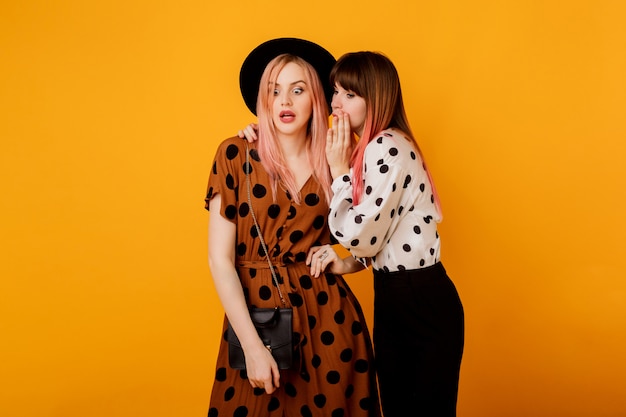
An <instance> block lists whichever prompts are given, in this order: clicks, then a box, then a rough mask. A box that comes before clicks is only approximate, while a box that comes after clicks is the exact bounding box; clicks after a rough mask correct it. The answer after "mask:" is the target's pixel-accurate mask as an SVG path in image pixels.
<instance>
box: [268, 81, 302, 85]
mask: <svg viewBox="0 0 626 417" xmlns="http://www.w3.org/2000/svg"><path fill="white" fill-rule="evenodd" d="M298 83H302V84H304V85H306V82H305V81H304V80H298V81H294V82H292V83H290V84H289V85H295V84H298ZM274 85H280V84H279V83H276V82H275V83H274Z"/></svg>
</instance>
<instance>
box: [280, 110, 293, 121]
mask: <svg viewBox="0 0 626 417" xmlns="http://www.w3.org/2000/svg"><path fill="white" fill-rule="evenodd" d="M278 116H279V117H280V120H281V121H283V122H291V121H293V120H294V119H295V118H296V114H295V113H294V112H292V111H289V110H283V111H281V112H280V114H279V115H278Z"/></svg>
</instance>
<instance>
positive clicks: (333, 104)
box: [330, 94, 341, 110]
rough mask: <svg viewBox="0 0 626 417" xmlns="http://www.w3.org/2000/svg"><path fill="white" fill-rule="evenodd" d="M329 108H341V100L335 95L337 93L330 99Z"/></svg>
mask: <svg viewBox="0 0 626 417" xmlns="http://www.w3.org/2000/svg"><path fill="white" fill-rule="evenodd" d="M330 108H331V109H332V110H337V109H340V108H341V101H340V100H339V97H337V94H334V95H333V99H332V100H331V101H330Z"/></svg>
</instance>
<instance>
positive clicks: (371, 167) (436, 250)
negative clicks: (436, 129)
mask: <svg viewBox="0 0 626 417" xmlns="http://www.w3.org/2000/svg"><path fill="white" fill-rule="evenodd" d="M363 170H364V171H363V178H364V187H363V195H362V196H361V200H360V202H359V204H358V205H356V206H355V205H353V202H352V178H351V175H344V176H343V177H339V178H336V179H335V181H334V182H333V185H332V187H333V192H334V196H333V199H332V201H331V204H330V216H329V226H330V229H331V231H332V234H333V235H334V236H335V237H336V238H337V240H338V241H339V243H341V244H342V245H343V246H344V247H346V248H348V250H349V251H350V253H351V254H352V255H353V256H355V257H358V258H371V260H372V266H373V267H374V268H375V269H378V270H383V271H401V270H406V269H417V268H423V267H426V266H430V265H434V264H435V263H436V262H438V261H439V257H440V239H439V235H438V233H437V223H438V222H439V221H440V220H441V219H440V217H439V215H438V214H437V209H436V206H435V203H434V197H433V193H432V189H431V186H430V182H429V181H428V174H427V172H426V170H425V168H424V164H423V161H422V159H421V157H420V155H419V153H418V152H417V151H416V150H415V147H414V145H413V141H411V140H410V139H407V138H405V137H404V136H403V135H402V134H401V133H400V132H398V131H397V130H394V129H387V130H384V131H383V132H381V133H380V134H378V135H376V136H375V137H374V139H373V140H372V141H371V142H370V143H369V144H368V145H367V148H366V150H365V158H364V166H363Z"/></svg>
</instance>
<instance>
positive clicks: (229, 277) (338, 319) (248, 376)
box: [206, 38, 380, 417]
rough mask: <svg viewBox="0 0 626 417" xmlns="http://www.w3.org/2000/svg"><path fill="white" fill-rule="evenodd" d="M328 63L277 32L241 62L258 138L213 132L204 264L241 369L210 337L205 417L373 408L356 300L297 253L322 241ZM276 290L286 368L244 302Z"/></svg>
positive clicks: (325, 231) (370, 416) (371, 412)
mask: <svg viewBox="0 0 626 417" xmlns="http://www.w3.org/2000/svg"><path fill="white" fill-rule="evenodd" d="M334 62H335V60H334V58H333V57H332V55H330V54H329V53H328V52H327V51H326V50H324V49H323V48H321V47H320V46H318V45H316V44H314V43H311V42H308V41H304V40H300V39H293V38H282V39H275V40H272V41H268V42H266V43H264V44H262V45H260V46H259V47H257V48H256V49H255V50H254V51H252V53H251V54H250V55H249V56H248V58H246V60H245V61H244V64H243V66H242V69H241V75H240V86H241V90H242V94H243V96H244V100H245V101H246V104H247V105H248V107H249V108H250V109H251V110H252V112H253V113H255V114H257V115H258V118H259V132H258V141H257V142H256V143H252V144H247V143H246V141H243V140H241V139H240V138H237V137H233V138H230V139H227V140H225V141H224V142H222V144H221V145H220V146H219V148H218V150H217V153H216V155H215V160H214V163H213V168H212V170H211V175H210V178H209V185H208V191H207V196H206V208H207V209H209V210H210V212H211V216H210V222H209V266H210V269H211V275H212V276H213V280H214V283H215V288H216V290H217V293H218V296H219V298H220V300H221V302H222V305H223V307H224V311H225V313H226V320H225V324H224V329H226V326H227V324H229V325H230V327H231V328H232V330H233V331H234V333H235V334H236V336H237V338H238V339H239V342H240V345H241V347H242V348H243V352H244V357H245V370H237V369H232V368H231V367H230V365H229V361H228V354H229V353H228V343H227V341H226V340H225V338H222V340H221V344H220V349H219V354H218V358H217V365H216V375H215V381H214V384H213V391H212V395H211V403H210V406H209V413H208V415H209V417H218V416H219V417H223V416H229V417H231V416H235V417H237V416H240V417H244V416H246V417H250V416H293V417H296V416H298V417H300V416H320V417H321V416H325V417H326V416H328V417H332V416H346V417H347V416H352V417H355V416H362V417H366V416H367V417H376V416H380V408H379V404H378V391H377V388H376V379H375V372H374V368H373V353H372V346H371V342H370V337H369V332H368V329H367V326H366V323H365V319H364V316H363V313H362V311H361V307H360V305H359V303H358V301H357V300H356V298H355V296H354V294H353V293H352V291H351V290H350V288H349V287H348V285H347V284H346V282H345V281H344V280H343V278H342V277H341V276H340V275H336V274H332V273H330V272H329V273H323V274H322V279H313V277H312V275H311V273H310V268H309V267H308V265H307V264H306V263H305V261H306V258H307V253H308V252H309V250H310V248H311V247H314V246H320V245H326V244H329V243H330V242H331V235H330V231H329V228H328V221H327V215H328V209H329V202H330V200H331V181H332V178H331V177H330V171H329V169H328V164H327V162H326V160H325V158H320V157H319V155H322V154H323V153H324V149H325V146H326V134H327V128H328V125H327V120H328V114H329V111H328V106H327V101H329V99H330V97H331V93H330V92H331V91H332V89H331V88H330V84H329V82H328V74H329V72H330V69H331V68H332V65H333V64H334ZM325 92H328V95H327V97H326V100H325ZM248 181H249V183H248ZM248 184H249V185H250V186H249V188H248ZM255 217H256V222H257V223H258V228H257V226H255ZM266 251H267V255H266ZM268 259H269V261H270V262H271V264H272V265H273V269H274V270H275V271H276V278H274V277H273V276H272V268H270V267H269V265H268ZM282 300H284V301H285V303H286V307H288V308H291V309H292V312H293V334H294V346H293V349H294V352H293V353H294V361H293V366H292V367H291V368H289V369H279V367H278V364H277V362H276V360H275V359H274V357H273V356H272V352H271V351H270V350H268V349H267V348H266V346H265V343H264V341H263V340H261V338H260V337H259V334H258V333H257V331H256V328H255V327H254V325H253V322H252V319H251V316H250V313H249V309H250V308H251V307H259V308H274V307H276V306H281V303H282Z"/></svg>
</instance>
